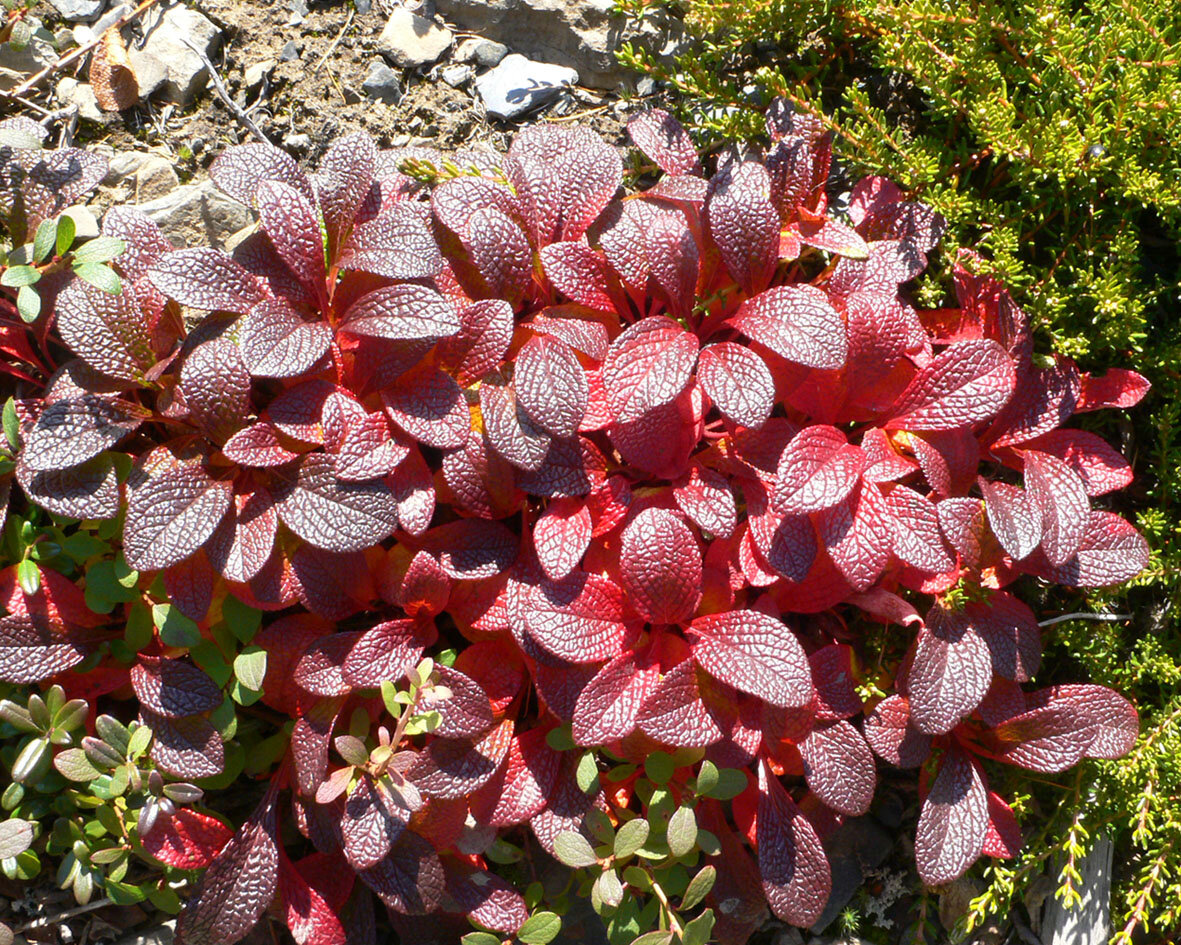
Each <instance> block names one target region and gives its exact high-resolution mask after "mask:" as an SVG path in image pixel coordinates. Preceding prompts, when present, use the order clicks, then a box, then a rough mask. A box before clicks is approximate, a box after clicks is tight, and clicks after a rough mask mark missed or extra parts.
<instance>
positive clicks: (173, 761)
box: [139, 705, 225, 781]
mask: <svg viewBox="0 0 1181 945" xmlns="http://www.w3.org/2000/svg"><path fill="white" fill-rule="evenodd" d="M139 714H140V719H141V720H142V721H143V723H144V724H145V725H147V726H148V727H149V728H150V729H151V730H152V747H151V749H150V751H149V754H150V755H151V758H152V760H153V761H154V762H156V767H158V768H159V769H160V770H161V771H163V772H164V773H166V774H171V775H172V776H173V777H176V778H183V779H185V780H186V781H190V780H193V779H194V778H211V777H213V776H214V775H217V774H221V772H222V769H223V768H224V767H225V746H224V745H223V744H222V740H221V736H220V735H219V734H218V733H217V730H216V729H215V728H214V727H213V726H212V725H211V724H210V722H209V720H208V719H207V718H205V716H203V715H190V716H187V717H185V718H183V719H170V718H166V717H165V716H163V715H157V714H156V713H155V712H153V711H152V710H151V709H149V708H148V707H147V706H144V705H141V706H140V707H139Z"/></svg>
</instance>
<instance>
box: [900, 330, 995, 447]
mask: <svg viewBox="0 0 1181 945" xmlns="http://www.w3.org/2000/svg"><path fill="white" fill-rule="evenodd" d="M1016 383H1017V374H1016V369H1015V368H1014V366H1013V361H1012V359H1011V358H1010V357H1009V356H1008V354H1007V353H1006V352H1005V350H1004V349H1003V348H1002V347H1001V346H1000V345H998V344H997V343H996V342H995V341H992V340H990V339H987V338H982V339H979V340H977V341H960V342H956V343H955V344H951V345H948V346H947V348H946V349H944V350H943V351H941V352H940V353H939V354H938V355H936V356H935V358H934V359H933V360H932V361H931V362H930V363H929V364H928V365H927V366H926V367H923V368H920V369H919V371H918V373H917V374H915V376H914V379H913V380H912V381H911V382H910V386H909V387H907V388H906V390H904V391H903V392H902V395H901V396H900V397H899V398H898V401H897V403H896V404H895V405H894V416H893V418H892V419H891V420H890V421H889V422H888V423H887V424H886V429H888V430H954V429H956V428H957V427H962V426H966V425H968V424H971V423H976V422H978V421H981V420H988V419H990V418H991V417H993V416H994V415H996V414H997V413H998V412H999V411H1000V410H1001V408H1002V407H1004V406H1005V404H1006V403H1007V402H1008V400H1009V398H1010V397H1011V396H1012V394H1013V389H1014V387H1015V386H1016Z"/></svg>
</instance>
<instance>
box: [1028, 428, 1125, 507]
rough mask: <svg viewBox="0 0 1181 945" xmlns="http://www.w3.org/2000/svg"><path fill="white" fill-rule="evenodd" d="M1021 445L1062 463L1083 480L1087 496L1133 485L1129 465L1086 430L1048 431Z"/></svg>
mask: <svg viewBox="0 0 1181 945" xmlns="http://www.w3.org/2000/svg"><path fill="white" fill-rule="evenodd" d="M1024 445H1025V446H1027V447H1028V448H1029V449H1032V450H1038V451H1040V452H1042V453H1048V454H1049V455H1050V456H1056V457H1058V458H1059V459H1061V460H1062V461H1063V462H1065V463H1066V465H1067V466H1069V467H1070V468H1071V469H1073V470H1074V472H1075V473H1076V474H1077V475H1078V477H1079V478H1080V479H1082V481H1083V486H1084V487H1085V488H1086V490H1087V495H1089V496H1097V495H1105V494H1106V493H1108V492H1114V491H1116V490H1117V489H1123V488H1124V487H1125V486H1128V485H1130V484H1131V482H1132V467H1131V466H1130V465H1128V461H1127V460H1126V459H1124V458H1123V457H1122V456H1121V455H1120V454H1119V453H1117V452H1116V451H1115V450H1114V449H1112V448H1111V447H1110V446H1109V445H1108V444H1107V443H1106V442H1104V441H1103V440H1102V439H1100V438H1099V437H1097V436H1096V435H1095V434H1094V433H1088V432H1087V431H1086V430H1051V431H1050V432H1049V433H1044V434H1042V435H1041V436H1039V437H1038V438H1037V439H1035V440H1029V441H1028V442H1027V443H1025V444H1024Z"/></svg>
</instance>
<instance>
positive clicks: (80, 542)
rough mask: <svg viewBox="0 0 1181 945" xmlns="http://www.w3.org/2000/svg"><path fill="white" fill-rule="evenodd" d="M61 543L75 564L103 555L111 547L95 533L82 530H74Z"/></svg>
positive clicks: (63, 549)
mask: <svg viewBox="0 0 1181 945" xmlns="http://www.w3.org/2000/svg"><path fill="white" fill-rule="evenodd" d="M61 545H62V551H63V552H65V554H66V556H67V557H68V558H70V559H71V560H72V561H73V562H74V563H75V564H82V563H83V562H84V561H86V560H87V559H89V558H93V557H94V556H95V555H101V554H103V553H104V552H106V551H107V550H108V549H109V548H110V546H109V545H108V544H107V543H106V542H105V541H99V540H98V539H97V538H95V537H94V536H93V535H91V534H89V533H87V532H82V531H78V532H74V534H72V535H69V536H67V537H66V538H63V539H62V543H61Z"/></svg>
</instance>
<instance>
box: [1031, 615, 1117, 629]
mask: <svg viewBox="0 0 1181 945" xmlns="http://www.w3.org/2000/svg"><path fill="white" fill-rule="evenodd" d="M1131 619H1132V614H1062V616H1060V617H1051V618H1050V619H1049V620H1042V621H1040V622H1039V623H1038V626H1039V627H1052V626H1054V624H1056V623H1066V621H1068V620H1093V621H1095V622H1096V623H1121V622H1122V621H1124V620H1131Z"/></svg>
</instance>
